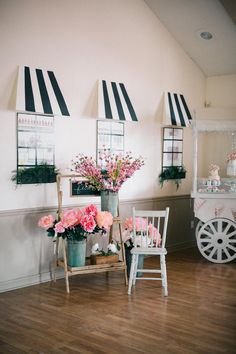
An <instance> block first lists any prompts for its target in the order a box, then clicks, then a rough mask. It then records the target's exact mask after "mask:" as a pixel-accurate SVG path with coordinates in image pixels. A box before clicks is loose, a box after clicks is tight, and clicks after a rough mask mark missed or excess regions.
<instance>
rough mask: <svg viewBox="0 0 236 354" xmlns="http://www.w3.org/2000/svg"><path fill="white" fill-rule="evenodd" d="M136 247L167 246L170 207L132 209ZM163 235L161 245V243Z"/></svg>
mask: <svg viewBox="0 0 236 354" xmlns="http://www.w3.org/2000/svg"><path fill="white" fill-rule="evenodd" d="M132 217H133V218H132V219H133V241H134V246H135V247H142V248H148V249H149V248H162V249H163V248H165V244H166V233H167V224H168V218H169V208H168V207H167V208H166V209H165V210H155V211H154V210H136V209H135V208H133V210H132ZM159 234H160V235H161V245H160V244H159V242H158V240H159Z"/></svg>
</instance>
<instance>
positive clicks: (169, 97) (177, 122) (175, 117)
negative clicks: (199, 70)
mask: <svg viewBox="0 0 236 354" xmlns="http://www.w3.org/2000/svg"><path fill="white" fill-rule="evenodd" d="M191 121H192V117H191V114H190V111H189V109H188V106H187V104H186V101H185V99H184V96H183V95H181V94H177V93H171V92H167V93H166V94H165V109H164V117H163V123H164V124H167V125H174V126H181V127H189V126H190V125H191Z"/></svg>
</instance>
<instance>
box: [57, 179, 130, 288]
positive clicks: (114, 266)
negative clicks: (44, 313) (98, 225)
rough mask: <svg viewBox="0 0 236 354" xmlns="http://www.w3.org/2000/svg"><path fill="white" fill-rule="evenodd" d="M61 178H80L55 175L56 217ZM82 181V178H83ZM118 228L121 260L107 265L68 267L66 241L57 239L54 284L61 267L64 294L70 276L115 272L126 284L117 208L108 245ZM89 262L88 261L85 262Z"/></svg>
mask: <svg viewBox="0 0 236 354" xmlns="http://www.w3.org/2000/svg"><path fill="white" fill-rule="evenodd" d="M62 178H69V179H70V178H81V176H79V175H76V174H73V175H62V174H58V175H57V197H58V215H59V216H60V215H61V213H62V210H63V208H62V197H63V192H62V189H61V179H62ZM83 180H84V177H83ZM115 225H116V226H117V227H118V230H119V237H120V245H121V260H120V261H118V262H117V263H107V264H97V265H91V264H86V265H85V266H82V267H70V266H69V265H68V264H67V253H66V240H64V239H59V238H58V239H57V240H56V244H55V247H54V282H56V270H57V268H58V267H60V268H61V267H63V268H64V271H65V281H66V292H67V293H68V294H69V293H70V286H69V277H70V276H72V275H78V274H89V273H101V272H116V271H123V272H124V279H125V284H126V285H127V284H128V279H127V272H126V262H125V249H124V243H123V240H122V229H121V220H120V217H119V207H118V216H117V217H114V218H113V225H112V226H111V228H110V232H109V243H110V242H111V241H112V237H113V230H114V226H115ZM60 250H62V255H63V257H62V259H61V258H59V251H60ZM87 261H88V262H89V259H88V260H87Z"/></svg>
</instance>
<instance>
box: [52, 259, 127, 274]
mask: <svg viewBox="0 0 236 354" xmlns="http://www.w3.org/2000/svg"><path fill="white" fill-rule="evenodd" d="M57 266H58V267H64V260H63V259H60V260H58V261H57ZM124 269H126V264H125V262H122V261H120V262H117V263H110V264H99V265H87V266H83V267H70V266H67V271H68V273H70V274H69V275H72V273H73V275H75V274H86V273H87V274H88V273H98V272H107V271H118V270H124Z"/></svg>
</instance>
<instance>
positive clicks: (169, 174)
mask: <svg viewBox="0 0 236 354" xmlns="http://www.w3.org/2000/svg"><path fill="white" fill-rule="evenodd" d="M185 177H186V170H185V168H184V167H178V166H170V167H166V168H165V169H163V171H162V172H161V173H160V174H159V183H160V184H161V187H163V184H164V182H165V181H169V180H174V181H175V184H176V186H177V189H178V188H179V185H180V183H181V179H184V178H185Z"/></svg>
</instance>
